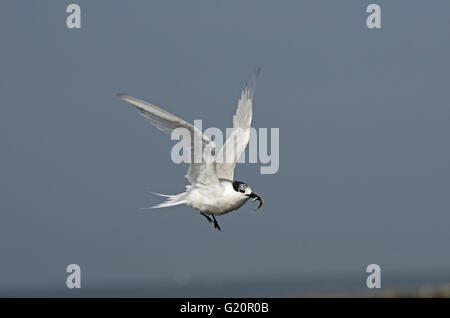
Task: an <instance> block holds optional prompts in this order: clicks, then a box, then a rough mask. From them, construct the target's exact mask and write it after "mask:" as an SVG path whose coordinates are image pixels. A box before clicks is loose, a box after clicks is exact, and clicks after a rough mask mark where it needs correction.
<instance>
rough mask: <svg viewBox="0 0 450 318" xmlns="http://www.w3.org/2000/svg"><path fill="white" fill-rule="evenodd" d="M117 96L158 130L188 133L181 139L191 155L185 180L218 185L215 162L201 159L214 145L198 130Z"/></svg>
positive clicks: (136, 101) (192, 182) (150, 108)
mask: <svg viewBox="0 0 450 318" xmlns="http://www.w3.org/2000/svg"><path fill="white" fill-rule="evenodd" d="M117 96H118V97H120V98H121V99H123V100H124V101H126V102H128V103H130V104H133V105H134V106H135V107H136V108H137V109H138V110H139V113H140V114H141V115H142V116H144V117H145V118H146V119H147V120H148V121H149V122H150V123H151V124H153V125H154V126H155V127H156V128H158V129H159V130H162V131H164V132H166V133H168V134H172V132H173V131H174V130H175V129H177V128H184V129H185V131H186V132H187V133H188V136H184V138H183V141H184V146H185V148H186V150H188V151H190V153H191V164H190V166H189V170H188V173H187V174H186V178H187V179H188V180H189V182H190V183H191V184H193V185H197V184H198V183H201V184H205V185H210V184H214V183H219V180H218V178H217V175H216V164H215V162H214V161H212V162H211V161H205V160H204V159H203V151H210V152H214V151H215V148H216V145H215V144H214V142H212V141H211V140H210V139H209V138H208V137H207V136H206V135H204V134H203V133H202V132H201V131H200V130H199V129H198V128H196V127H195V126H193V125H191V124H189V123H187V122H186V121H184V120H183V119H181V118H178V117H177V116H175V115H172V114H171V113H169V112H167V111H165V110H163V109H161V108H159V107H156V106H154V105H152V104H150V103H147V102H144V101H142V100H140V99H137V98H134V97H131V96H128V95H125V94H117ZM194 140H198V141H201V148H199V147H195V146H194ZM199 144H200V143H199ZM197 148H198V149H197ZM205 149H206V150H205ZM194 150H199V151H194Z"/></svg>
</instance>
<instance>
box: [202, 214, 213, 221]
mask: <svg viewBox="0 0 450 318" xmlns="http://www.w3.org/2000/svg"><path fill="white" fill-rule="evenodd" d="M200 214H201V215H203V216H204V217H205V218H206V219H207V220H208V222H209V223H212V222H213V220H211V218H210V217H209V216H208V215H206V214H205V213H202V212H200Z"/></svg>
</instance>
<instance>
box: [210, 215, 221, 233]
mask: <svg viewBox="0 0 450 318" xmlns="http://www.w3.org/2000/svg"><path fill="white" fill-rule="evenodd" d="M212 217H213V220H214V228H215V229H218V230H219V231H221V229H220V226H219V223H217V220H216V217H215V216H214V214H213V215H212Z"/></svg>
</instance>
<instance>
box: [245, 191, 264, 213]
mask: <svg viewBox="0 0 450 318" xmlns="http://www.w3.org/2000/svg"><path fill="white" fill-rule="evenodd" d="M248 197H249V198H252V199H253V200H252V202H255V201H256V200H258V201H259V205H258V207H257V208H256V209H254V210H253V211H256V210H258V209H259V208H260V207H261V206H262V204H263V201H264V200H263V198H261V197H260V196H259V195H257V194H256V193H253V192H252V193H250V194H249V195H248Z"/></svg>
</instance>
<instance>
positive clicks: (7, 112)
mask: <svg viewBox="0 0 450 318" xmlns="http://www.w3.org/2000/svg"><path fill="white" fill-rule="evenodd" d="M371 2H375V3H378V4H380V6H381V10H382V13H381V21H382V22H381V23H382V28H381V29H379V30H369V29H368V28H367V27H366V24H365V19H366V17H367V13H366V12H365V11H366V6H367V5H368V4H369V3H371ZM69 3H70V2H68V1H12V0H4V1H2V2H1V4H0V36H1V39H2V45H1V50H0V92H1V95H2V101H1V103H0V105H1V107H0V149H1V156H0V176H1V177H0V198H1V199H0V289H2V290H8V289H10V288H14V289H27V288H32V287H33V288H44V287H45V288H53V287H55V288H57V287H58V288H59V287H62V288H63V287H64V286H65V277H66V273H65V267H66V266H67V265H68V264H71V263H76V264H79V265H80V266H81V268H82V275H83V276H82V277H83V286H84V287H85V288H90V287H95V286H100V285H102V286H103V285H106V284H107V285H111V286H115V285H119V284H127V282H148V284H149V285H151V284H152V283H154V282H162V283H163V284H164V282H173V281H174V280H175V281H179V280H182V281H186V282H195V281H206V282H210V283H213V282H216V281H219V280H241V279H254V280H263V279H271V280H276V279H278V278H280V279H281V278H285V277H296V276H299V275H341V274H343V273H347V274H355V275H359V274H361V273H362V275H363V276H364V275H365V274H364V271H365V268H366V266H367V265H368V264H371V263H376V264H379V265H380V266H381V267H382V270H383V271H391V272H392V271H397V272H410V273H414V272H439V271H447V270H448V269H449V267H450V251H449V247H448V246H449V241H450V232H449V229H448V228H449V224H450V196H449V191H450V147H449V142H450V125H449V122H450V107H449V105H450V104H449V100H450V89H449V73H450V64H449V56H450V40H449V37H448V31H449V29H450V19H449V18H448V12H450V3H449V2H448V1H432V2H425V1H405V0H403V1H312V0H311V1H280V2H275V1H256V0H255V1H249V0H246V1H206V0H205V1H199V0H190V1H127V2H125V1H82V0H79V1H75V3H78V4H79V5H80V6H81V10H82V28H81V30H70V29H68V28H67V27H66V24H65V20H66V17H67V14H66V12H65V9H66V6H67V5H68V4H69ZM257 66H261V67H262V72H261V74H260V77H259V79H258V83H257V89H256V97H255V102H254V116H253V126H254V127H256V128H260V127H264V128H272V127H275V128H279V129H280V169H279V172H278V173H277V174H274V175H261V174H260V173H259V171H260V166H259V165H258V164H242V165H239V166H238V167H237V170H236V175H237V176H238V178H239V179H240V180H243V181H246V182H247V183H249V184H250V185H251V186H252V189H253V190H254V191H255V192H256V193H258V194H261V195H262V196H263V197H264V199H265V201H264V205H263V208H262V209H261V210H259V212H258V213H250V211H251V209H252V207H253V206H251V204H247V205H245V206H244V207H242V208H241V209H240V210H238V211H236V212H234V213H231V214H228V215H225V216H223V217H221V218H220V220H219V222H220V224H221V226H222V228H223V231H222V232H218V231H215V230H214V229H213V228H212V227H211V226H210V225H209V224H207V223H206V221H205V220H204V218H203V217H201V216H199V215H198V213H197V212H195V211H194V210H192V209H190V208H187V207H182V206H179V207H173V208H167V209H164V210H156V211H142V210H140V209H139V208H141V207H146V206H150V205H153V204H155V203H157V202H159V198H158V197H154V196H152V195H150V194H148V193H147V191H156V192H160V193H178V192H181V191H182V190H183V189H184V185H185V183H186V182H187V180H185V179H184V177H183V175H184V174H185V172H186V170H187V165H175V164H174V163H172V162H171V160H170V150H171V147H172V145H173V143H171V142H170V138H169V137H168V136H166V135H164V134H163V133H161V132H160V131H158V130H156V129H155V128H154V127H152V126H151V125H149V124H148V123H147V122H146V121H145V120H143V119H142V118H141V117H140V116H138V114H137V113H136V111H135V110H134V109H133V108H132V107H130V106H129V105H127V104H126V103H124V102H122V101H121V100H120V99H118V98H117V97H116V96H115V94H116V93H118V92H123V93H127V94H129V95H132V96H135V97H138V98H141V99H144V100H147V101H149V102H151V103H153V104H155V105H158V106H160V107H163V108H165V109H166V110H168V111H170V112H172V113H174V114H176V115H177V116H179V117H181V118H183V119H185V120H187V121H190V122H193V120H194V119H202V120H203V125H204V127H211V126H214V127H219V128H223V129H225V128H227V127H231V125H232V120H231V118H232V115H233V114H234V111H235V108H236V105H237V98H238V95H239V93H240V90H241V88H242V86H243V84H244V82H245V80H246V79H247V76H248V74H249V73H250V71H251V70H252V69H254V68H255V67H257Z"/></svg>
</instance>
